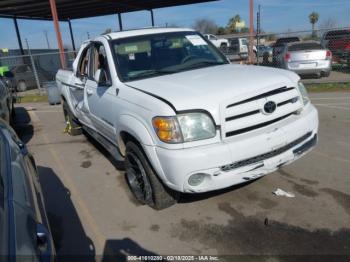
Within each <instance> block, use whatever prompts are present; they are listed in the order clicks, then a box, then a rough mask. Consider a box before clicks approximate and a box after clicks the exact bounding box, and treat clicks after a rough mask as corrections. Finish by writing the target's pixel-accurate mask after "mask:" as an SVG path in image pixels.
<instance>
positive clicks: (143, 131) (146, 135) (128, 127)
mask: <svg viewBox="0 0 350 262" xmlns="http://www.w3.org/2000/svg"><path fill="white" fill-rule="evenodd" d="M122 132H127V133H129V134H130V135H132V136H133V137H134V138H135V139H136V140H137V141H138V142H139V143H140V144H141V146H142V148H143V150H144V152H145V154H146V155H147V157H148V160H149V161H150V163H151V164H152V166H153V168H154V169H155V171H156V173H157V175H158V176H159V178H160V179H161V180H162V181H163V182H164V183H165V184H167V185H168V186H170V187H171V184H169V181H168V180H167V178H166V176H165V175H164V172H163V169H162V166H161V164H160V162H159V159H158V156H157V153H156V147H155V141H154V137H152V135H151V134H150V132H149V129H147V127H146V125H145V124H144V123H142V121H141V120H139V119H137V117H135V116H132V115H121V117H120V118H119V121H118V129H117V134H118V140H117V141H118V147H119V149H120V152H121V153H122V154H123V155H124V156H125V145H124V142H123V140H122V137H121V133H122Z"/></svg>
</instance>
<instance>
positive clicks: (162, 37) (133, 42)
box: [112, 32, 229, 82]
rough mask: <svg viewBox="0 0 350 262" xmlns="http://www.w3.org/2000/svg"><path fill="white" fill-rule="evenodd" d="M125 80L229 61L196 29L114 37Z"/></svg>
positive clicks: (113, 48) (116, 57)
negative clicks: (194, 30)
mask: <svg viewBox="0 0 350 262" xmlns="http://www.w3.org/2000/svg"><path fill="white" fill-rule="evenodd" d="M112 51H113V52H114V58H115V60H116V61H115V62H116V64H117V65H118V66H117V68H118V73H119V76H120V77H121V78H122V81H124V82H127V81H134V80H139V79H144V78H150V77H156V76H160V75H164V74H172V73H177V72H181V71H187V70H191V69H198V68H203V67H209V66H216V65H222V64H228V63H229V62H228V60H227V59H226V58H225V56H224V55H222V54H221V53H220V52H219V51H218V49H216V48H215V47H214V46H213V45H212V44H211V43H209V41H207V40H206V39H205V38H203V37H202V36H201V35H199V34H198V33H196V32H176V33H162V34H153V35H143V36H137V37H130V38H123V39H118V40H115V41H112Z"/></svg>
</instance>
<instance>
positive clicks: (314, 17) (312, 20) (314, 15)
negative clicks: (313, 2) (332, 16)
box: [309, 12, 320, 37]
mask: <svg viewBox="0 0 350 262" xmlns="http://www.w3.org/2000/svg"><path fill="white" fill-rule="evenodd" d="M319 18H320V15H319V14H318V13H317V12H312V13H311V14H310V15H309V20H310V23H311V25H312V36H313V37H315V36H316V31H315V25H316V23H317V22H318V19H319Z"/></svg>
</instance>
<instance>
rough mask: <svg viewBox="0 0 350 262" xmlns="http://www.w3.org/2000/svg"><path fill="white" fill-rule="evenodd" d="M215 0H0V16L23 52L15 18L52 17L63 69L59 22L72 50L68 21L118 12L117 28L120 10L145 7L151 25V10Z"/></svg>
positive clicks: (120, 21)
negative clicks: (63, 24)
mask: <svg viewBox="0 0 350 262" xmlns="http://www.w3.org/2000/svg"><path fill="white" fill-rule="evenodd" d="M214 1H218V0H79V1H77V0H1V1H0V18H12V19H13V21H14V25H15V29H16V35H17V40H18V45H19V47H20V49H21V53H22V55H23V54H24V51H23V45H22V39H21V35H20V30H19V28H18V23H17V19H33V20H53V22H54V26H55V32H56V38H57V43H58V47H59V50H60V60H61V66H62V68H65V65H66V62H65V56H64V47H63V41H62V36H61V31H60V26H59V23H58V22H59V21H66V22H68V23H69V32H70V36H71V41H72V47H73V50H74V51H75V43H74V35H73V29H72V24H71V20H73V19H80V18H88V17H95V16H103V15H111V14H118V23H119V30H123V23H122V16H121V14H122V13H127V12H134V11H142V10H148V11H150V14H151V21H152V26H154V14H153V9H156V8H162V7H172V6H179V5H189V4H198V3H203V2H214Z"/></svg>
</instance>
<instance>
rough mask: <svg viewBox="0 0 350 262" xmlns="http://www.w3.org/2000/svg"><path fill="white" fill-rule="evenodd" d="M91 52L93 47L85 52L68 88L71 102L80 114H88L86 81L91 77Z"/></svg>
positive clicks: (89, 47)
mask: <svg viewBox="0 0 350 262" xmlns="http://www.w3.org/2000/svg"><path fill="white" fill-rule="evenodd" d="M90 52H91V46H90V45H89V46H87V47H86V48H85V49H84V50H83V52H82V54H81V56H80V57H81V58H80V60H79V63H78V66H77V70H76V72H75V74H74V75H73V76H72V79H71V80H70V85H69V86H68V87H69V93H70V101H71V103H72V106H73V109H74V111H75V112H76V113H78V114H82V113H87V109H86V107H85V106H84V92H85V85H86V81H87V79H88V76H89V65H90Z"/></svg>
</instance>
